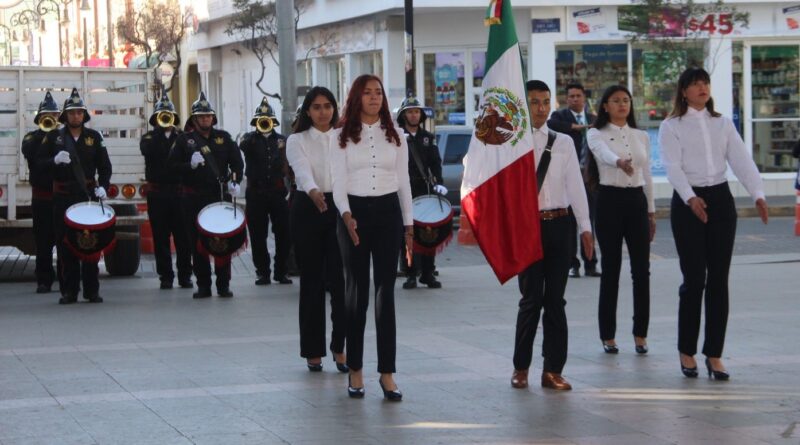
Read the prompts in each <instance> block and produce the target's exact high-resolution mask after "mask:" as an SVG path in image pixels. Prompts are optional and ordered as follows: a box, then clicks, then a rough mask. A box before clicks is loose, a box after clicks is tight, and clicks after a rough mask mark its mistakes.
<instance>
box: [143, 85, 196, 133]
mask: <svg viewBox="0 0 800 445" xmlns="http://www.w3.org/2000/svg"><path fill="white" fill-rule="evenodd" d="M192 109H194V107H192ZM161 112H167V113H172V114H173V116H174V118H175V120H174V125H175V126H176V127H177V126H178V125H180V123H181V119H180V118H179V117H178V113H176V112H175V105H173V104H172V101H170V100H169V97H168V96H167V92H166V91H162V92H161V99H160V100H159V101H158V103H156V107H155V108H154V109H153V114H152V115H150V125H152V126H154V127H156V126H158V122H157V121H156V118H157V117H158V113H161Z"/></svg>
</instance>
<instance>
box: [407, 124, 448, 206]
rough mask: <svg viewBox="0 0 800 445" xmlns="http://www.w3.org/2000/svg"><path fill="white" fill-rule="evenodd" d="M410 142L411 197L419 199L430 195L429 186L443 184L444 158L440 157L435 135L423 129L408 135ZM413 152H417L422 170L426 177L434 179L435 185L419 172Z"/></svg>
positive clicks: (409, 173)
mask: <svg viewBox="0 0 800 445" xmlns="http://www.w3.org/2000/svg"><path fill="white" fill-rule="evenodd" d="M406 139H407V141H408V150H409V153H408V176H409V178H410V179H411V195H412V196H413V197H417V196H420V195H425V194H428V193H429V188H428V187H429V185H430V187H431V191H432V187H433V186H434V185H435V184H442V183H443V182H444V181H443V179H442V158H441V156H439V147H437V146H436V138H435V137H434V135H433V134H432V133H430V132H428V131H426V130H424V129H422V128H419V129H418V130H417V134H415V135H413V136H412V135H411V134H406ZM411 150H416V152H417V154H418V155H419V158H420V161H422V168H423V169H424V170H425V175H426V176H427V175H430V176H432V177H433V184H428V181H427V178H426V176H423V174H422V172H420V171H419V168H418V167H417V163H416V161H415V160H414V155H413V153H412V152H411Z"/></svg>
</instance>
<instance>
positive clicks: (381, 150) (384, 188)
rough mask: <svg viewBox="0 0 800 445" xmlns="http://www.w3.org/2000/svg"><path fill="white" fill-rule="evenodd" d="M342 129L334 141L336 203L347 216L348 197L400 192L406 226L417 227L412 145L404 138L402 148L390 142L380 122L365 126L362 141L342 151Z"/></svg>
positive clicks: (332, 137) (332, 139) (351, 144)
mask: <svg viewBox="0 0 800 445" xmlns="http://www.w3.org/2000/svg"><path fill="white" fill-rule="evenodd" d="M341 131H342V129H341V128H339V129H337V130H335V131H334V132H333V134H332V135H331V139H330V152H329V156H330V160H331V179H332V186H333V201H334V202H335V203H336V207H337V208H338V209H339V212H340V213H341V214H342V215H344V214H345V213H346V212H349V211H350V202H349V201H348V199H347V195H353V196H362V197H367V196H383V195H387V194H389V193H393V192H397V194H398V196H399V198H400V209H401V211H402V213H403V225H406V226H410V225H413V224H414V216H413V213H412V207H411V182H410V179H409V176H408V144H407V143H406V140H405V138H403V137H400V146H399V147H398V146H397V145H395V144H394V143H393V142H389V141H387V140H386V134H385V132H384V130H383V129H382V128H381V126H380V122H377V123H375V124H373V125H367V124H362V129H361V141H359V142H358V143H357V144H356V143H353V141H352V140H348V142H347V148H344V149H343V148H341V147H339V134H340V133H341Z"/></svg>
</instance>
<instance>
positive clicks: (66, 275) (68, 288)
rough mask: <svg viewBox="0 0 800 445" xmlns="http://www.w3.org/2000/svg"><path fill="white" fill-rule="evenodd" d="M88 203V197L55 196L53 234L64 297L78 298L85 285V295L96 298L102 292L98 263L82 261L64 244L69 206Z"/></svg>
mask: <svg viewBox="0 0 800 445" xmlns="http://www.w3.org/2000/svg"><path fill="white" fill-rule="evenodd" d="M83 201H86V196H85V195H84V196H72V195H54V196H53V232H54V234H55V237H56V238H55V239H56V240H58V242H57V243H56V250H57V252H58V259H59V263H60V269H61V270H60V271H59V274H60V275H61V282H62V288H61V293H62V294H63V295H73V296H77V295H78V292H80V290H81V283H83V295H84V296H86V297H88V296H95V295H98V294H99V292H100V281H99V279H98V274H99V273H100V269H99V268H98V267H97V263H96V262H90V261H81V260H80V259H79V258H78V257H76V256H75V254H73V253H72V251H71V250H69V247H67V245H66V243H65V242H64V234H65V229H66V225H65V223H64V213H65V212H66V211H67V209H68V208H69V206H71V205H73V204H77V203H79V202H83Z"/></svg>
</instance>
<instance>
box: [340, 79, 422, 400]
mask: <svg viewBox="0 0 800 445" xmlns="http://www.w3.org/2000/svg"><path fill="white" fill-rule="evenodd" d="M339 127H340V128H338V129H337V130H336V132H335V133H334V136H333V137H332V138H331V148H330V159H331V179H332V188H333V201H334V203H335V204H336V208H337V209H339V212H340V213H341V215H342V219H341V220H339V227H338V237H339V247H340V249H341V252H342V259H343V260H344V272H345V308H346V312H347V366H348V367H349V368H350V374H349V378H348V385H347V394H348V395H349V396H350V397H352V398H363V397H364V378H363V374H362V370H361V368H362V367H363V356H364V327H365V325H366V322H367V307H368V306H369V286H370V284H369V278H370V276H369V275H370V274H369V271H370V258H371V259H372V269H373V273H374V274H375V276H374V282H375V330H376V334H377V335H376V337H377V342H378V372H379V373H380V374H381V376H380V379H379V380H378V383H379V384H380V385H381V389H382V390H383V395H384V397H385V398H386V399H388V400H391V401H399V400H401V399H402V398H403V394H402V393H401V392H400V391H399V390H398V388H397V385H396V384H395V382H394V377H393V374H394V372H395V355H396V350H397V342H396V340H395V331H396V327H395V315H394V285H395V279H396V272H395V268H396V266H395V261H396V258H397V256H398V255H399V253H400V246H401V240H402V236H403V232H404V231H405V237H406V246H411V245H413V236H414V232H413V222H414V221H413V216H412V213H411V184H410V181H409V177H408V146H407V145H406V140H405V138H401V137H400V135H399V134H398V133H397V130H396V129H395V127H394V125H393V124H392V116H391V113H390V112H389V104H388V101H387V100H386V95H385V94H384V90H383V84H382V83H381V81H380V79H379V78H377V77H376V76H373V75H369V74H365V75H362V76H359V77H358V78H357V79H356V80H355V81H354V82H353V86H352V88H351V89H350V94H349V95H348V97H347V103H346V104H345V108H344V117H343V119H342V121H341V122H340V125H339ZM404 227H405V228H404ZM410 257H411V251H410V248H406V258H407V260H410Z"/></svg>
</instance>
